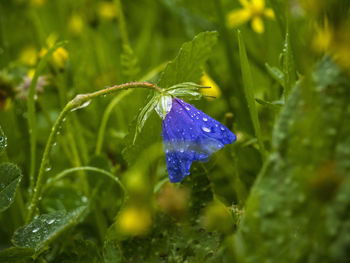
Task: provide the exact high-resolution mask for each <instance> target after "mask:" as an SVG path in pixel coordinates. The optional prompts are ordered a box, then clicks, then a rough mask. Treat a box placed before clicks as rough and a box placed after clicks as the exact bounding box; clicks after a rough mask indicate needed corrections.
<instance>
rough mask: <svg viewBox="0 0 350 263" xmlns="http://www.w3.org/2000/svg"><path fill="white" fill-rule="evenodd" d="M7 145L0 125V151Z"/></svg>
mask: <svg viewBox="0 0 350 263" xmlns="http://www.w3.org/2000/svg"><path fill="white" fill-rule="evenodd" d="M6 147H7V137H6V136H5V133H4V132H3V130H2V129H1V126H0V153H1V152H2V151H3V150H4V149H5V148H6Z"/></svg>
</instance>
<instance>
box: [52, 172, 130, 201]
mask: <svg viewBox="0 0 350 263" xmlns="http://www.w3.org/2000/svg"><path fill="white" fill-rule="evenodd" d="M79 171H92V172H97V173H100V174H103V175H105V176H107V177H109V178H110V179H112V180H113V181H114V182H115V183H116V184H118V185H119V187H120V188H121V189H122V190H123V200H124V199H125V197H126V196H127V190H126V188H125V186H124V185H123V184H122V183H121V182H120V180H119V179H118V177H115V176H114V175H113V174H112V173H110V172H108V171H106V170H103V169H100V168H96V167H92V166H80V167H73V168H70V169H66V170H64V171H62V172H60V173H59V174H57V175H56V176H55V177H53V178H51V179H49V180H48V181H47V184H46V186H45V189H47V187H49V186H50V185H51V184H53V183H54V182H56V181H58V180H61V179H62V178H64V177H66V176H67V175H70V174H72V173H75V172H79Z"/></svg>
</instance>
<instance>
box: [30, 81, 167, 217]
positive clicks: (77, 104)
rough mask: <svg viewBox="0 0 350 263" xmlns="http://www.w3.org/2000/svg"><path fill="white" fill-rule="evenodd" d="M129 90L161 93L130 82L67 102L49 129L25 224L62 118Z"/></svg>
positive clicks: (34, 206)
mask: <svg viewBox="0 0 350 263" xmlns="http://www.w3.org/2000/svg"><path fill="white" fill-rule="evenodd" d="M130 88H146V89H153V90H156V91H158V92H161V91H162V89H161V88H159V87H158V86H156V85H155V84H152V83H148V82H131V83H125V84H121V85H116V86H112V87H108V88H105V89H102V90H98V91H96V92H92V93H87V94H79V95H77V96H76V97H75V98H74V99H72V100H71V101H69V102H68V103H67V104H66V106H65V107H64V108H63V110H62V111H61V113H60V115H59V116H58V118H57V120H56V122H55V124H54V126H53V127H52V129H51V133H50V135H49V138H48V140H47V142H46V146H45V150H44V154H43V157H42V159H41V164H40V169H39V174H38V177H37V181H36V184H35V188H34V194H33V195H32V200H31V202H30V205H29V211H28V214H27V220H26V222H27V223H29V222H30V221H31V220H32V219H33V217H34V214H35V211H36V209H37V206H38V201H39V198H40V197H41V194H42V190H43V186H44V184H45V176H44V175H45V166H46V164H47V160H48V157H49V154H50V151H51V148H52V146H53V143H54V139H55V136H56V134H57V131H58V130H59V127H60V126H61V125H62V122H63V120H64V118H65V117H66V116H67V115H68V114H69V113H70V112H71V111H72V110H76V109H79V108H82V107H84V105H86V103H89V102H90V101H91V100H92V99H94V98H97V97H100V96H104V95H107V94H110V93H114V92H117V91H121V90H125V89H130Z"/></svg>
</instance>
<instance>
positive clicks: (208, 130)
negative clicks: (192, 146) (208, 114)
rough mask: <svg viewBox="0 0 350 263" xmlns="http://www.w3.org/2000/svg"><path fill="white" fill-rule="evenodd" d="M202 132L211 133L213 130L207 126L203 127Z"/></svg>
mask: <svg viewBox="0 0 350 263" xmlns="http://www.w3.org/2000/svg"><path fill="white" fill-rule="evenodd" d="M202 130H203V131H205V132H211V130H210V129H209V128H208V127H205V126H203V127H202Z"/></svg>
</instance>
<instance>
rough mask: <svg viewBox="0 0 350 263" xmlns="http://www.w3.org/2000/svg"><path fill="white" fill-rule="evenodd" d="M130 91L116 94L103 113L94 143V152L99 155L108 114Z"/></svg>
mask: <svg viewBox="0 0 350 263" xmlns="http://www.w3.org/2000/svg"><path fill="white" fill-rule="evenodd" d="M130 93H131V90H127V91H124V92H123V93H121V94H119V95H118V96H116V97H115V98H114V99H113V100H112V101H111V102H110V104H109V105H108V107H107V109H106V111H105V112H104V114H103V117H102V121H101V125H100V129H99V130H98V135H97V143H96V150H95V154H96V155H99V154H100V153H101V149H102V144H103V138H104V134H105V130H106V126H107V122H108V119H109V116H110V115H111V112H112V110H113V108H114V107H115V106H116V105H117V104H118V103H119V101H121V100H122V99H123V98H124V97H125V96H127V95H129V94H130Z"/></svg>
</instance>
